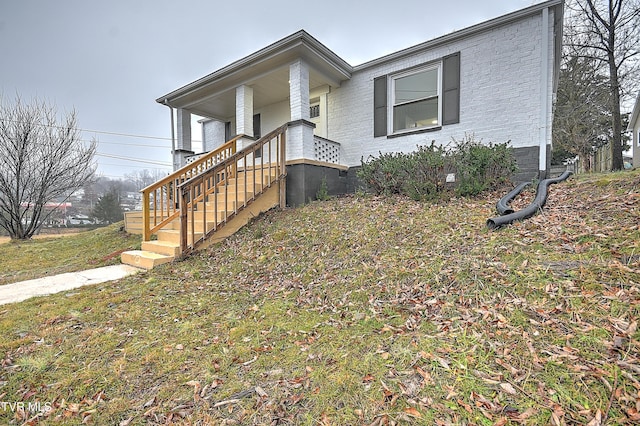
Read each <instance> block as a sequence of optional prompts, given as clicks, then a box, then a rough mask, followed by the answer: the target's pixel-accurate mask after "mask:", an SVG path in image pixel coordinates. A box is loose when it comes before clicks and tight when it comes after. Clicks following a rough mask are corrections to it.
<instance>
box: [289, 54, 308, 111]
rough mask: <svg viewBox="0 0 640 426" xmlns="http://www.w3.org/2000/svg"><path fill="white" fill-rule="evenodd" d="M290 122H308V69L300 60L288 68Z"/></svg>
mask: <svg viewBox="0 0 640 426" xmlns="http://www.w3.org/2000/svg"><path fill="white" fill-rule="evenodd" d="M289 95H290V96H289V105H290V107H291V121H296V120H309V67H308V66H307V64H306V63H304V62H303V61H302V60H299V61H296V62H294V63H293V64H291V65H290V66H289Z"/></svg>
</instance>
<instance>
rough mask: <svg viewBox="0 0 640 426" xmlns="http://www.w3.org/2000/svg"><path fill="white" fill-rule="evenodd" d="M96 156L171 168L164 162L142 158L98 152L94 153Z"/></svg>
mask: <svg viewBox="0 0 640 426" xmlns="http://www.w3.org/2000/svg"><path fill="white" fill-rule="evenodd" d="M96 155H98V156H100V157H107V158H115V159H116V160H126V161H133V162H137V163H147V164H156V165H158V166H171V163H165V162H162V161H152V160H145V159H142V158H133V157H123V156H120V155H112V154H103V153H100V152H96Z"/></svg>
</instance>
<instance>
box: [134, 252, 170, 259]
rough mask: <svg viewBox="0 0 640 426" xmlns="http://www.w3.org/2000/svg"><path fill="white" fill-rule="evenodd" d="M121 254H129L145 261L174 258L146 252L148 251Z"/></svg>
mask: <svg viewBox="0 0 640 426" xmlns="http://www.w3.org/2000/svg"><path fill="white" fill-rule="evenodd" d="M122 254H129V255H132V256H140V257H145V258H147V259H167V258H172V259H173V258H174V257H175V256H169V255H166V254H160V253H155V252H152V251H148V250H129V251H125V252H124V253H122Z"/></svg>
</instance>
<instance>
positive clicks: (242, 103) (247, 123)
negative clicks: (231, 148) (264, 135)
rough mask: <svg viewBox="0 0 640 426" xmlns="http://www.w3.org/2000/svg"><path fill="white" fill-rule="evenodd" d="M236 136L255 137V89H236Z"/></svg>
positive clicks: (243, 87)
mask: <svg viewBox="0 0 640 426" xmlns="http://www.w3.org/2000/svg"><path fill="white" fill-rule="evenodd" d="M236 134H237V135H246V136H251V137H253V88H252V87H249V86H245V85H242V86H238V87H236ZM249 142H250V141H246V143H249ZM241 145H242V146H244V144H241Z"/></svg>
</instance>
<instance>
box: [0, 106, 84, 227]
mask: <svg viewBox="0 0 640 426" xmlns="http://www.w3.org/2000/svg"><path fill="white" fill-rule="evenodd" d="M95 151H96V142H95V140H94V141H92V142H90V143H88V144H85V143H84V142H83V141H81V140H80V132H79V130H78V129H77V126H76V113H75V111H72V112H70V113H68V114H66V116H65V117H64V119H63V120H61V122H58V117H57V112H56V109H55V107H53V106H50V105H48V104H47V103H45V102H44V101H39V100H33V101H32V102H31V103H30V104H26V103H23V102H22V100H21V99H20V97H19V96H16V99H15V101H14V102H13V103H9V102H5V100H4V99H3V98H1V97H0V158H1V159H2V161H0V227H2V228H4V229H5V230H6V231H7V232H8V233H9V236H10V237H11V238H12V239H27V238H31V237H32V236H33V234H34V233H35V232H36V231H37V230H38V229H39V227H40V225H41V224H42V223H43V222H44V221H45V220H46V219H47V218H48V216H49V215H51V213H52V211H53V210H52V209H45V205H46V204H47V203H52V202H57V203H59V204H61V203H62V202H65V201H66V200H67V199H68V198H69V196H70V195H71V194H72V193H73V191H75V190H77V189H79V188H81V187H82V186H83V184H84V183H85V182H87V181H88V180H90V179H91V178H92V177H93V175H94V172H95V166H94V163H93V156H94V154H95Z"/></svg>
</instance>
